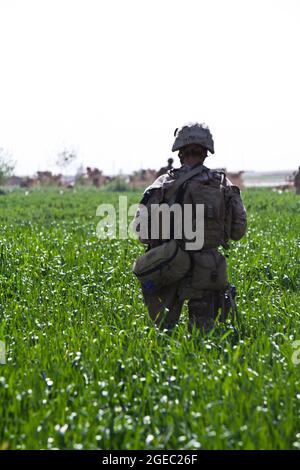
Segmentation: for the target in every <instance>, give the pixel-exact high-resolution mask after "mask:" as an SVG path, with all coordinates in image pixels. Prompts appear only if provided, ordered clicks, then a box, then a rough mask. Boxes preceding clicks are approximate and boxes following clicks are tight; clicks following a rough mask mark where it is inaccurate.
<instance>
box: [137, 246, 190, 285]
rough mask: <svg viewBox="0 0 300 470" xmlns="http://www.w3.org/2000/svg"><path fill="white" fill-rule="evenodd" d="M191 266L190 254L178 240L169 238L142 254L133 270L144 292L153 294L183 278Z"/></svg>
mask: <svg viewBox="0 0 300 470" xmlns="http://www.w3.org/2000/svg"><path fill="white" fill-rule="evenodd" d="M190 267H191V259H190V256H189V254H188V253H187V252H186V251H184V250H183V249H182V248H181V247H180V246H179V244H178V243H177V242H176V240H169V241H167V242H165V243H163V244H161V245H159V246H157V247H155V248H152V249H151V250H149V251H147V253H145V254H144V255H142V256H140V257H139V258H138V259H137V260H136V262H135V263H134V265H133V272H134V274H135V275H136V276H137V278H138V280H139V281H140V283H141V285H142V289H143V291H144V293H145V294H153V293H155V292H157V291H158V290H159V289H161V288H162V287H164V286H167V285H169V284H173V283H174V282H177V281H179V280H180V279H182V278H183V277H184V276H185V275H186V274H187V272H188V271H189V269H190Z"/></svg>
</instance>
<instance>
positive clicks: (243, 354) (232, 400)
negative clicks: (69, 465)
mask: <svg viewBox="0 0 300 470" xmlns="http://www.w3.org/2000/svg"><path fill="white" fill-rule="evenodd" d="M122 195H127V196H128V198H129V203H130V204H132V203H135V202H138V200H139V197H140V194H139V193H136V192H131V193H122ZM118 196H119V195H118V194H117V193H108V192H103V191H99V190H98V191H97V190H93V189H82V190H77V191H76V192H72V191H70V192H67V191H66V192H60V191H59V190H58V189H49V190H40V191H39V190H36V191H32V192H30V193H25V192H24V191H21V190H20V191H17V190H16V191H13V192H11V193H9V194H6V195H1V196H0V225H1V232H0V341H2V355H4V352H5V353H6V354H5V359H6V360H5V361H4V360H3V361H2V362H6V363H3V364H0V403H1V407H0V448H2V449H53V448H59V449H115V450H116V449H300V302H299V300H300V264H299V246H300V240H299V234H300V215H299V213H300V211H299V209H300V198H299V197H298V198H297V196H296V195H295V194H294V193H282V194H279V193H275V192H272V191H271V190H270V191H269V190H261V189H249V190H246V191H245V192H244V195H243V198H244V202H245V205H246V208H247V212H248V227H249V228H248V232H247V235H246V236H245V237H244V238H243V239H242V240H241V241H240V242H238V243H232V246H231V248H230V249H229V251H228V265H229V274H230V279H231V281H232V282H233V283H234V284H236V286H237V290H238V299H237V304H238V310H239V324H231V323H230V321H229V323H228V324H227V325H224V324H218V325H217V327H216V328H215V330H214V331H213V332H211V333H210V334H209V335H206V336H202V335H201V334H200V333H199V332H194V333H193V334H192V335H189V334H188V332H187V314H186V308H185V309H184V311H183V314H182V317H181V319H180V323H179V325H178V327H177V328H176V329H175V330H174V331H173V333H172V334H168V333H167V332H163V331H159V330H157V329H156V328H155V327H153V325H152V323H151V322H150V320H149V318H148V315H147V311H146V308H145V305H144V304H143V301H142V297H141V294H140V289H139V285H138V282H137V280H136V279H135V277H134V276H133V274H132V264H133V261H134V259H135V258H136V257H137V256H138V255H139V254H141V253H142V252H143V249H144V248H143V247H142V246H141V245H140V244H139V243H138V242H137V241H136V240H132V239H129V240H118V239H112V240H99V239H98V238H97V236H96V226H97V223H98V219H99V218H97V216H96V208H97V206H98V205H99V204H101V203H104V202H105V203H113V204H115V205H116V206H117V204H118ZM297 341H299V343H296V342H297ZM4 346H5V351H4ZM2 359H3V358H2ZM298 362H299V365H298Z"/></svg>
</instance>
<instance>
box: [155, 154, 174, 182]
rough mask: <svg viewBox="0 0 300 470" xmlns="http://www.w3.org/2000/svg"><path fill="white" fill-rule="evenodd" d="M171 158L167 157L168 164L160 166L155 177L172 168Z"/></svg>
mask: <svg viewBox="0 0 300 470" xmlns="http://www.w3.org/2000/svg"><path fill="white" fill-rule="evenodd" d="M173 162H174V160H173V158H168V165H167V166H162V167H161V169H160V170H158V172H157V173H156V177H157V178H158V177H159V176H161V175H165V174H166V173H168V171H169V170H172V169H173Z"/></svg>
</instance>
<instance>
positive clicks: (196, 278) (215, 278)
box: [180, 249, 227, 299]
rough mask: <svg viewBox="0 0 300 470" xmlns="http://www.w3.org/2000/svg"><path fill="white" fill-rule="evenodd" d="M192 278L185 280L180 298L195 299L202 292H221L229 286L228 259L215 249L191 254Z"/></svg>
mask: <svg viewBox="0 0 300 470" xmlns="http://www.w3.org/2000/svg"><path fill="white" fill-rule="evenodd" d="M191 258H192V264H193V267H192V272H191V276H189V277H187V279H184V280H183V282H182V283H181V287H180V297H181V298H185V299H195V298H199V297H201V291H220V290H221V289H224V288H225V286H226V285H227V269H226V258H225V256H223V255H222V254H221V253H220V252H219V251H217V250H215V249H211V250H202V251H200V252H197V253H193V254H191Z"/></svg>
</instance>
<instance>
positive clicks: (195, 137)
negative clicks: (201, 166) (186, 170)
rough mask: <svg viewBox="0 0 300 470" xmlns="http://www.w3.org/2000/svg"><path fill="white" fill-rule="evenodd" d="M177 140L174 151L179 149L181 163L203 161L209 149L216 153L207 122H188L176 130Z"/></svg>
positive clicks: (188, 163) (194, 163)
mask: <svg viewBox="0 0 300 470" xmlns="http://www.w3.org/2000/svg"><path fill="white" fill-rule="evenodd" d="M174 137H175V141H174V144H173V147H172V152H176V150H179V153H178V156H179V158H180V162H181V164H183V163H185V164H186V165H191V166H192V165H196V164H197V163H203V162H204V160H205V158H206V157H207V151H209V152H210V153H214V141H213V138H212V135H211V132H210V130H209V128H208V127H207V126H206V125H205V124H199V123H197V122H196V123H192V124H186V125H185V126H183V127H182V128H181V129H176V130H175V132H174Z"/></svg>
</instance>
